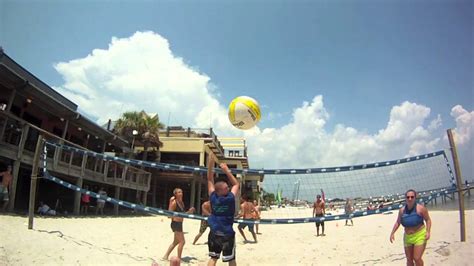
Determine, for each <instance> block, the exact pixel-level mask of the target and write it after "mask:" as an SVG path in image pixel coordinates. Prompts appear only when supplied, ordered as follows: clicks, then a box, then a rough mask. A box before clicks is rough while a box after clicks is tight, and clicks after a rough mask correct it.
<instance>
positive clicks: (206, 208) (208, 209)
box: [193, 200, 211, 245]
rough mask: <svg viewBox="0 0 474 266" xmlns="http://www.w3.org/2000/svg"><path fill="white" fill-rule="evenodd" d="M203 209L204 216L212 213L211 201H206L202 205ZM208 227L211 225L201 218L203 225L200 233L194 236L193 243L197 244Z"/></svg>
mask: <svg viewBox="0 0 474 266" xmlns="http://www.w3.org/2000/svg"><path fill="white" fill-rule="evenodd" d="M201 210H202V216H204V217H208V216H209V215H211V202H210V201H209V200H208V201H205V202H204V203H203V204H202V205H201ZM207 227H209V224H208V223H207V220H201V227H200V228H199V233H198V234H197V235H196V237H195V238H194V241H193V245H196V242H197V241H198V239H199V238H200V237H201V236H202V234H203V233H204V232H205V231H206V229H207Z"/></svg>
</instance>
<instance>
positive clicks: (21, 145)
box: [16, 124, 30, 159]
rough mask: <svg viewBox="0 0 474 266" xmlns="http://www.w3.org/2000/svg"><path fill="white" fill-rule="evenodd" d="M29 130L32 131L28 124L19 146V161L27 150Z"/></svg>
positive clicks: (23, 131) (24, 127)
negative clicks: (25, 149)
mask: <svg viewBox="0 0 474 266" xmlns="http://www.w3.org/2000/svg"><path fill="white" fill-rule="evenodd" d="M29 130H30V126H29V125H28V124H24V125H23V129H22V130H21V138H20V144H19V145H18V153H17V155H16V158H17V159H21V157H22V155H23V150H24V148H25V143H26V139H27V138H28V132H29Z"/></svg>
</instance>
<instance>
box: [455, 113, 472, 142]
mask: <svg viewBox="0 0 474 266" xmlns="http://www.w3.org/2000/svg"><path fill="white" fill-rule="evenodd" d="M451 116H452V117H453V118H454V119H455V121H456V128H455V129H454V137H455V141H456V144H457V145H463V144H465V143H468V142H469V141H470V140H471V139H472V137H473V134H474V111H472V112H468V111H466V110H465V109H464V108H463V107H462V106H461V105H456V106H454V107H453V109H451Z"/></svg>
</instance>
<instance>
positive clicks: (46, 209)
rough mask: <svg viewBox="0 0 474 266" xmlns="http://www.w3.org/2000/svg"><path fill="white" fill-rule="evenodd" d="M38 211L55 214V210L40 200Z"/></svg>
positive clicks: (44, 213) (42, 213)
mask: <svg viewBox="0 0 474 266" xmlns="http://www.w3.org/2000/svg"><path fill="white" fill-rule="evenodd" d="M38 213H39V214H40V215H56V211H55V210H53V209H51V208H50V207H49V206H48V205H46V204H45V203H43V202H42V201H40V203H39V207H38Z"/></svg>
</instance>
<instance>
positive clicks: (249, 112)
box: [229, 96, 260, 130]
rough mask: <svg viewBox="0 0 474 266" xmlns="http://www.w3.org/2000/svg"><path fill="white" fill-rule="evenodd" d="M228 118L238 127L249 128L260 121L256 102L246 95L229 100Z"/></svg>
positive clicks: (258, 107)
mask: <svg viewBox="0 0 474 266" xmlns="http://www.w3.org/2000/svg"><path fill="white" fill-rule="evenodd" d="M229 120H230V123H232V125H233V126H234V127H236V128H238V129H244V130H245V129H251V128H252V127H254V126H255V125H256V124H257V123H258V121H260V106H259V105H258V102H257V101H256V100H255V99H253V98H251V97H247V96H239V97H237V98H235V99H233V100H232V102H230V105H229Z"/></svg>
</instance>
